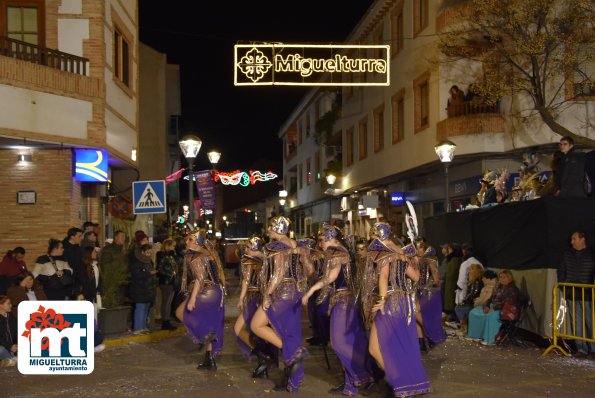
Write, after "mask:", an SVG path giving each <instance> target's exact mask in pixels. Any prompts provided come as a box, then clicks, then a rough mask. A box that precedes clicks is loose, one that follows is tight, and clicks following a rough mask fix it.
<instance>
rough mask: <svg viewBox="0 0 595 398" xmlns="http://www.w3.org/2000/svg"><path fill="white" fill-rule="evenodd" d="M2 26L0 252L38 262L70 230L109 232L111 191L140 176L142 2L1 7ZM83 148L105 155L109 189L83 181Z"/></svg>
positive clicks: (43, 0) (84, 0)
mask: <svg viewBox="0 0 595 398" xmlns="http://www.w3.org/2000/svg"><path fill="white" fill-rule="evenodd" d="M0 18H1V19H0V101H1V103H2V104H3V105H2V107H0V165H1V167H0V178H1V180H2V181H3V186H4V189H2V190H1V191H0V201H2V203H3V212H2V213H1V214H0V224H1V225H3V226H4V227H2V228H0V252H5V251H6V250H8V249H12V248H14V247H15V246H23V247H25V249H26V250H27V257H26V261H27V262H28V263H29V264H31V263H33V262H34V260H35V258H36V257H37V256H39V255H41V254H44V253H45V251H46V249H47V242H48V239H49V238H58V239H62V238H64V236H65V235H66V231H67V229H68V228H70V227H71V226H78V227H80V226H81V224H82V223H83V222H84V221H86V220H90V221H94V222H98V223H99V224H100V226H101V229H102V232H105V231H106V229H107V216H106V215H107V209H106V206H107V198H108V195H109V192H110V191H120V190H122V191H123V190H125V189H126V187H129V185H130V182H131V181H132V180H133V179H134V176H135V175H136V172H135V171H134V169H135V168H136V158H135V156H136V151H137V149H138V133H139V100H138V98H139V75H138V59H139V42H138V4H137V1H136V0H120V1H115V0H106V1H93V0H68V1H66V0H30V1H16V0H15V1H12V0H11V1H0ZM76 149H99V150H105V151H107V157H108V162H107V163H108V170H107V179H109V180H110V181H111V182H110V184H109V187H108V183H106V182H93V183H91V182H79V181H78V179H77V177H76V176H75V168H76V163H77V159H76V158H75V152H76ZM101 156H105V152H103V154H102V155H101ZM97 162H99V159H97ZM98 164H99V163H98Z"/></svg>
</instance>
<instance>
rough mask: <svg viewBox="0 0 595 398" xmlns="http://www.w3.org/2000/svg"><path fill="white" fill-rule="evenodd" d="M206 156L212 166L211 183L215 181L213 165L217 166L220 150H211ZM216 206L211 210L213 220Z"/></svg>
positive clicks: (215, 216)
mask: <svg viewBox="0 0 595 398" xmlns="http://www.w3.org/2000/svg"><path fill="white" fill-rule="evenodd" d="M207 157H208V158H209V162H211V165H212V166H213V173H212V174H213V184H214V183H215V173H216V170H215V166H217V162H219V159H221V152H217V151H214V150H213V151H211V152H209V153H207ZM216 210H217V207H216V206H215V209H214V210H213V220H217V214H216V213H217V212H216Z"/></svg>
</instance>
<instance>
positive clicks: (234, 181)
mask: <svg viewBox="0 0 595 398" xmlns="http://www.w3.org/2000/svg"><path fill="white" fill-rule="evenodd" d="M275 178H277V174H274V173H273V172H271V171H267V172H266V173H261V172H260V171H258V170H250V172H245V171H240V170H236V171H232V172H231V173H226V172H223V171H216V170H215V178H214V179H215V182H216V181H221V183H222V184H223V185H240V186H242V187H247V186H248V185H254V184H256V183H257V182H258V181H262V182H266V181H270V180H274V179H275Z"/></svg>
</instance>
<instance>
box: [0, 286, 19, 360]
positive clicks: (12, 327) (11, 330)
mask: <svg viewBox="0 0 595 398" xmlns="http://www.w3.org/2000/svg"><path fill="white" fill-rule="evenodd" d="M11 310H12V303H11V302H10V299H9V298H8V297H7V296H4V295H2V296H0V366H14V365H16V361H15V358H14V356H15V355H16V353H17V351H18V345H17V341H18V340H17V320H16V318H15V317H13V316H12V315H11V314H10V312H11Z"/></svg>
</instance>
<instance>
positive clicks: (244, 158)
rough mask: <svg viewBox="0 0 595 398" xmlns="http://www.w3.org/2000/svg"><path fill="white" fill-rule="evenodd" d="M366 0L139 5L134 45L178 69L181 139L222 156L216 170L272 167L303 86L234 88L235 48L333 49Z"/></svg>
mask: <svg viewBox="0 0 595 398" xmlns="http://www.w3.org/2000/svg"><path fill="white" fill-rule="evenodd" d="M372 2H373V1H372V0H318V1H301V2H287V1H252V2H223V1H217V2H214V1H209V2H207V1H179V0H178V1H167V2H162V1H147V0H144V1H139V10H140V11H139V14H140V15H139V20H140V39H141V41H142V42H143V43H144V44H147V45H149V46H150V47H152V48H154V49H156V50H157V51H159V52H162V53H165V54H167V59H168V62H169V63H173V64H179V65H180V73H181V85H182V127H181V128H182V131H181V132H182V135H183V134H188V133H192V134H196V135H198V136H199V137H200V138H201V139H202V141H203V146H202V149H201V152H200V154H199V157H198V158H197V160H196V165H197V168H201V167H203V168H208V167H209V163H208V160H207V156H206V153H207V152H208V151H209V150H211V149H217V150H219V151H220V152H222V157H221V160H220V163H219V165H218V168H219V169H220V170H226V171H231V170H233V169H237V168H240V169H249V168H250V167H252V166H253V165H254V164H255V162H256V161H258V160H259V159H266V160H268V161H273V162H274V163H275V164H277V165H278V166H277V167H278V169H277V170H274V171H275V172H278V174H281V171H282V166H281V155H282V152H281V141H280V140H279V139H278V138H277V133H278V131H279V129H280V127H281V125H282V124H283V123H284V122H285V120H286V118H287V117H288V116H289V114H290V113H291V111H292V110H293V108H294V107H295V106H296V105H297V103H298V101H299V100H300V98H301V97H302V96H303V95H304V94H305V93H306V91H307V90H308V87H305V88H301V87H277V86H268V87H235V86H234V85H233V46H234V44H240V43H250V42H262V41H269V42H284V43H325V44H328V43H332V42H335V43H337V42H342V41H344V40H345V39H346V37H347V36H348V35H349V33H350V32H351V31H352V29H353V28H354V27H355V25H356V24H357V22H358V21H359V20H360V18H361V17H362V16H363V15H364V14H365V12H366V10H367V9H368V7H369V6H370V5H371V4H372Z"/></svg>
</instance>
